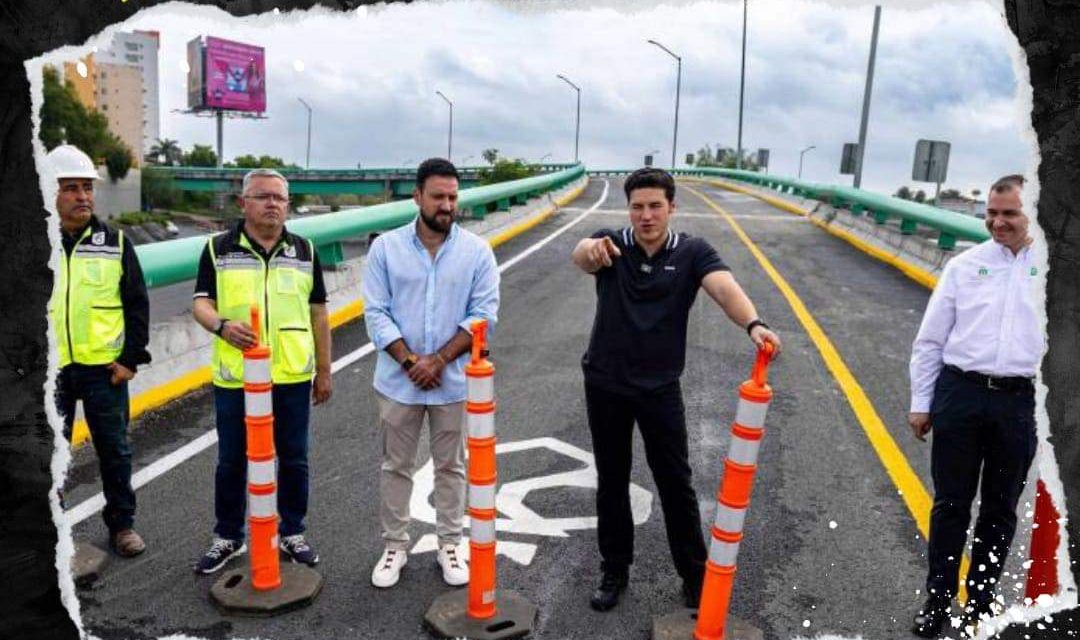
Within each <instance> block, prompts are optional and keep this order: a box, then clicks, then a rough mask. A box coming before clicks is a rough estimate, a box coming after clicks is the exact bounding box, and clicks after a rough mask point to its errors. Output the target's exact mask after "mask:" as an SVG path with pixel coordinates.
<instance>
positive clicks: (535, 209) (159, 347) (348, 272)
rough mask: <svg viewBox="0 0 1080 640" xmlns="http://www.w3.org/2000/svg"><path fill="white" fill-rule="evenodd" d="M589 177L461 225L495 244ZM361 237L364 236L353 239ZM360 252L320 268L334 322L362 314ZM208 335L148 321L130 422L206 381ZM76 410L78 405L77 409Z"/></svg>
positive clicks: (80, 430)
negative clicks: (146, 360) (145, 358)
mask: <svg viewBox="0 0 1080 640" xmlns="http://www.w3.org/2000/svg"><path fill="white" fill-rule="evenodd" d="M587 182H588V178H587V177H585V176H582V177H581V178H579V179H578V180H576V181H574V182H572V183H570V184H569V185H567V186H565V187H563V188H561V189H559V190H557V191H552V192H548V193H545V194H543V195H541V196H539V197H537V198H533V199H530V200H529V201H528V202H526V203H525V204H522V205H515V206H512V207H510V209H509V210H508V211H500V212H495V213H491V214H488V215H487V216H485V217H484V218H483V219H482V220H472V219H469V218H468V217H463V219H462V224H463V226H464V227H465V228H467V229H469V230H470V231H472V232H473V233H476V234H478V235H480V236H482V237H484V238H486V239H487V240H488V242H490V243H491V244H492V246H498V245H500V244H502V243H503V242H506V241H507V240H510V239H511V238H514V237H516V236H518V235H520V234H522V233H524V232H526V231H528V230H529V229H531V228H532V227H534V226H536V225H538V224H540V223H541V222H543V221H544V220H546V219H548V218H549V217H550V216H552V215H553V214H555V213H556V212H557V211H558V209H559V207H561V206H565V205H566V204H567V203H568V202H570V201H572V200H574V199H575V198H577V196H578V195H580V194H581V192H582V191H583V190H584V188H585V184H586V183H587ZM358 241H363V242H366V239H358ZM363 272H364V257H359V258H354V259H351V260H347V261H345V262H342V263H340V264H337V265H335V266H334V267H333V268H326V269H324V270H323V279H324V281H325V283H326V292H327V295H328V302H327V305H328V307H329V311H330V324H331V326H332V327H334V328H337V327H339V326H341V325H343V324H345V323H348V322H351V321H353V320H356V319H357V318H359V317H360V316H361V315H362V314H363V297H362V294H361V291H362V276H363ZM212 338H213V335H212V334H210V333H208V332H207V331H206V330H205V329H203V328H202V327H201V326H200V325H199V324H198V323H197V322H195V319H194V318H193V317H192V316H191V314H189V313H185V314H181V315H177V316H174V317H172V318H168V319H166V320H162V321H158V322H154V323H153V324H152V325H151V326H150V344H149V351H150V355H151V357H152V358H153V360H152V362H151V363H150V364H149V365H145V366H142V367H139V371H138V375H136V376H135V379H134V380H132V381H131V383H130V384H129V387H128V393H129V395H130V397H131V417H132V424H133V425H134V424H135V418H137V417H138V416H139V415H141V414H143V413H145V412H146V411H150V410H152V409H155V408H158V407H161V406H163V405H165V404H166V403H168V402H171V401H173V400H176V399H178V398H181V397H183V396H184V395H186V394H188V393H191V392H193V391H195V390H198V389H199V388H201V387H204V386H206V385H208V384H210V380H211V374H210V367H209V364H210V350H211V339H212ZM80 416H81V411H80ZM88 438H89V431H88V429H87V427H86V423H85V421H83V420H82V419H81V417H80V418H78V419H77V420H76V423H75V426H74V431H73V433H72V445H73V446H78V445H81V444H83V443H84V442H86V440H87V439H88Z"/></svg>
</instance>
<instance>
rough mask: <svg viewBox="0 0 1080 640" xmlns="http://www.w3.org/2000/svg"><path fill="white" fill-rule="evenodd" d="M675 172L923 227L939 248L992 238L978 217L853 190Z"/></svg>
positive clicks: (738, 173)
mask: <svg viewBox="0 0 1080 640" xmlns="http://www.w3.org/2000/svg"><path fill="white" fill-rule="evenodd" d="M676 173H677V174H681V175H698V176H716V177H720V178H728V179H730V180H737V181H739V182H749V183H751V184H756V185H760V186H763V187H768V188H770V189H775V190H777V191H779V192H781V193H789V194H791V195H795V196H799V197H803V198H812V199H814V200H820V201H821V202H824V203H827V204H829V205H832V206H833V207H838V208H845V209H848V210H849V211H851V213H852V214H854V215H862V214H868V215H871V216H873V218H874V221H875V222H876V223H877V224H885V223H886V221H888V220H889V219H890V218H898V219H899V220H900V232H901V233H903V234H904V235H912V234H914V233H915V232H916V231H917V230H918V228H919V227H920V226H923V227H928V228H930V229H934V230H936V231H937V232H938V238H937V242H938V247H940V248H941V249H944V250H947V251H951V250H952V249H954V248H956V241H957V240H971V241H973V242H982V241H984V240H988V239H989V238H990V233H989V232H988V231H987V230H986V225H985V224H984V223H983V221H982V220H979V219H978V218H973V217H971V216H966V215H964V214H962V213H957V212H955V211H949V210H947V209H939V208H938V207H934V206H931V205H927V204H921V203H918V202H912V201H910V200H901V199H900V198H893V197H891V196H886V195H882V194H880V193H873V192H870V191H864V190H862V189H856V188H854V187H844V186H838V185H827V184H818V183H814V182H806V181H803V180H796V179H794V178H785V177H781V176H774V175H769V174H766V173H756V172H754V171H745V170H737V169H716V168H712V167H699V168H697V169H678V170H676Z"/></svg>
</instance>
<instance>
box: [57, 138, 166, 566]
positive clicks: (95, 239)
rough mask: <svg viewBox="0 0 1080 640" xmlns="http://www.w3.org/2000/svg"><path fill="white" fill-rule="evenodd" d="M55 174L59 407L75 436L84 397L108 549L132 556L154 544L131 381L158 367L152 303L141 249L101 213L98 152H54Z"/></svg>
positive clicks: (65, 149)
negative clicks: (139, 498) (132, 432)
mask: <svg viewBox="0 0 1080 640" xmlns="http://www.w3.org/2000/svg"><path fill="white" fill-rule="evenodd" d="M46 173H47V174H48V175H49V179H55V180H56V181H57V186H58V187H59V191H58V192H57V194H56V213H57V215H59V217H60V233H61V239H62V241H63V246H64V251H63V254H62V255H61V258H60V264H59V267H58V269H57V274H56V284H55V286H54V287H53V297H52V301H51V303H50V305H49V308H50V314H51V315H52V323H53V330H54V331H55V334H56V345H57V350H58V351H59V354H60V375H59V377H58V380H57V385H56V403H57V409H58V410H59V412H60V414H61V415H63V416H64V434H65V436H66V437H68V438H69V439H70V438H71V430H72V424H73V421H74V418H75V403H76V402H78V401H80V400H81V401H82V404H83V414H84V416H85V418H86V424H87V426H88V427H89V429H90V437H91V439H92V440H93V443H94V450H95V451H97V455H98V462H99V466H100V469H101V484H102V490H103V492H104V494H105V508H104V510H103V511H102V516H103V517H104V519H105V526H106V527H108V529H109V544H110V546H111V547H112V549H113V550H114V551H115V552H116V553H117V554H118V555H120V556H123V557H131V556H135V555H138V554H140V553H142V552H143V551H144V550H145V549H146V544H145V543H144V542H143V540H142V538H141V537H140V536H139V534H138V533H136V532H135V531H134V529H133V528H132V527H133V524H134V520H135V492H134V490H132V488H131V446H130V445H129V443H128V437H127V423H128V390H127V383H128V381H129V380H131V379H132V378H133V377H135V371H136V370H137V369H138V366H139V365H140V364H145V363H147V362H150V353H149V352H148V351H147V350H146V344H147V342H148V340H149V332H148V325H149V317H150V301H149V298H148V296H147V294H146V283H145V282H144V281H143V273H142V269H141V268H140V266H139V261H138V258H137V257H136V255H135V247H134V246H132V244H131V241H130V240H129V239H127V238H125V237H124V232H123V231H113V230H112V229H110V228H109V227H107V226H106V225H105V224H103V223H102V222H101V221H99V220H98V219H97V217H95V216H94V181H95V180H97V179H98V174H97V170H96V169H95V167H94V163H93V162H92V161H91V160H90V158H89V156H87V155H86V154H85V153H83V152H82V151H80V150H79V149H78V148H77V147H74V146H72V145H68V144H64V145H60V146H58V147H56V148H55V149H53V150H52V151H50V152H49V154H48V155H47V156H46Z"/></svg>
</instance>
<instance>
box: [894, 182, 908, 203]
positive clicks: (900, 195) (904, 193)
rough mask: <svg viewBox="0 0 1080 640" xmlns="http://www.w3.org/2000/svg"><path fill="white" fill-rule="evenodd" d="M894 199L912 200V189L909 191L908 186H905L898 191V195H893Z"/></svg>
mask: <svg viewBox="0 0 1080 640" xmlns="http://www.w3.org/2000/svg"><path fill="white" fill-rule="evenodd" d="M893 197H894V198H900V199H901V200H911V197H912V194H911V189H909V188H908V186H907V185H904V186H902V187H900V188H899V189H897V190H896V193H894V194H893Z"/></svg>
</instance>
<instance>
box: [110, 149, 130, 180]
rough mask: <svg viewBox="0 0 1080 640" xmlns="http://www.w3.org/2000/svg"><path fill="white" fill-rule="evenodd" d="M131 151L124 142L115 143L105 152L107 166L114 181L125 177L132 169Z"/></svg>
mask: <svg viewBox="0 0 1080 640" xmlns="http://www.w3.org/2000/svg"><path fill="white" fill-rule="evenodd" d="M131 164H132V160H131V151H130V150H129V149H128V148H127V147H126V146H124V145H123V144H119V143H117V144H114V145H112V146H110V147H109V149H108V150H107V151H106V152H105V168H106V169H108V171H109V179H110V180H112V181H113V182H116V181H117V180H121V179H123V177H124V176H126V175H127V172H128V170H129V169H131Z"/></svg>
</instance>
